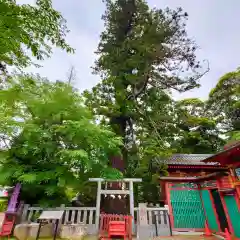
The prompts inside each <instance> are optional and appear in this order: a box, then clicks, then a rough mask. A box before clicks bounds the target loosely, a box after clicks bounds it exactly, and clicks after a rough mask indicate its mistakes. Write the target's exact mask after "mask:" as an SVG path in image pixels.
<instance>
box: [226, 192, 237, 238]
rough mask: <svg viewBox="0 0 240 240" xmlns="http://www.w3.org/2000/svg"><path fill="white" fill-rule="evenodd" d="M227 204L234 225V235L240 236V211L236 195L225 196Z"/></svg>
mask: <svg viewBox="0 0 240 240" xmlns="http://www.w3.org/2000/svg"><path fill="white" fill-rule="evenodd" d="M224 200H225V202H226V205H227V210H228V214H229V217H230V220H231V223H232V226H233V230H234V235H235V236H236V237H238V238H240V212H239V209H238V206H237V203H236V200H235V198H234V196H231V195H229V196H224Z"/></svg>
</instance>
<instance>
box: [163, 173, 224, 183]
mask: <svg viewBox="0 0 240 240" xmlns="http://www.w3.org/2000/svg"><path fill="white" fill-rule="evenodd" d="M227 175H228V173H227V172H216V173H211V174H208V175H205V176H199V177H160V178H159V179H160V180H162V181H165V182H201V181H208V180H216V179H218V178H221V177H222V176H227Z"/></svg>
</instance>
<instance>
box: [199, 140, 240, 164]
mask: <svg viewBox="0 0 240 240" xmlns="http://www.w3.org/2000/svg"><path fill="white" fill-rule="evenodd" d="M239 158H240V142H239V141H238V142H237V143H235V144H233V145H231V146H230V147H229V148H226V149H224V150H223V151H221V152H218V153H217V154H215V155H212V156H209V157H208V158H206V159H204V160H203V161H204V162H205V163H207V164H209V163H219V164H221V165H226V164H232V163H236V162H239Z"/></svg>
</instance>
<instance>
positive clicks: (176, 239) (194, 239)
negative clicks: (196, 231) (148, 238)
mask: <svg viewBox="0 0 240 240" xmlns="http://www.w3.org/2000/svg"><path fill="white" fill-rule="evenodd" d="M153 239H154V240H204V239H208V240H217V239H220V238H217V237H215V236H212V237H204V236H199V235H181V236H179V235H178V236H172V237H156V238H153Z"/></svg>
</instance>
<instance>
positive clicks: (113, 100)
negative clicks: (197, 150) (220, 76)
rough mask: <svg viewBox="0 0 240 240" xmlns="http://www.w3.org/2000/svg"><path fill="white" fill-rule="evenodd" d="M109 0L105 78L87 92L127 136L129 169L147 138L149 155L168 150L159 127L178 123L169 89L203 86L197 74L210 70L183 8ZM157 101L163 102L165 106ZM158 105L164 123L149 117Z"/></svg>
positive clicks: (101, 50) (101, 61) (100, 63)
mask: <svg viewBox="0 0 240 240" xmlns="http://www.w3.org/2000/svg"><path fill="white" fill-rule="evenodd" d="M104 2H105V3H106V12H105V14H104V15H103V17H102V19H103V20H104V23H105V30H104V31H103V32H102V34H101V38H100V43H99V45H98V50H97V54H98V55H99V58H98V59H97V61H96V63H95V67H94V71H95V73H96V74H100V75H101V77H102V79H103V80H102V82H101V83H99V84H98V85H97V86H96V87H94V88H93V90H92V92H88V91H86V92H85V97H86V99H87V100H86V102H87V104H88V105H89V106H90V108H91V109H93V112H94V113H95V114H97V115H99V116H101V118H100V119H101V121H102V122H108V123H110V125H111V126H112V128H113V129H114V131H115V132H116V133H117V134H118V135H119V136H121V137H122V139H123V142H124V147H123V148H122V157H123V160H124V164H125V168H126V169H127V168H128V166H129V164H131V163H130V162H129V161H130V157H129V156H130V155H131V154H130V152H131V151H134V152H135V153H136V152H137V153H138V154H137V155H139V149H140V146H141V143H143V142H144V141H145V143H146V145H145V146H144V152H145V153H146V154H147V155H149V157H154V155H159V154H164V153H163V152H165V151H166V149H167V146H168V144H167V142H168V140H169V139H167V141H166V138H164V137H162V136H160V134H159V132H158V131H159V128H160V127H161V128H162V129H163V130H164V134H166V135H168V134H169V131H171V130H172V129H168V127H169V126H168V125H170V127H171V128H174V122H173V121H174V119H172V118H171V117H170V115H171V113H172V110H173V105H172V100H171V98H170V95H169V91H170V90H172V89H175V90H177V91H181V92H183V91H187V90H189V89H192V88H195V87H198V86H199V83H198V80H199V78H200V77H201V76H202V75H203V74H204V73H205V72H206V71H203V70H202V67H201V66H200V63H199V62H198V61H197V60H196V56H195V52H196V49H197V46H196V45H195V44H194V42H193V41H192V40H190V39H189V38H188V36H187V33H186V29H185V27H186V19H187V17H188V15H187V13H185V12H183V10H182V9H181V8H178V9H177V10H176V11H175V10H170V9H168V8H167V9H165V10H161V9H150V8H149V7H148V5H147V3H146V2H145V1H143V0H118V1H112V0H105V1H104ZM156 105H158V106H161V107H160V109H161V111H159V110H158V109H157V108H156ZM156 110H157V111H158V116H159V118H162V123H161V126H156V124H155V122H154V121H153V120H152V119H149V117H150V116H151V115H154V111H156ZM161 114H162V116H161ZM173 118H174V117H173ZM166 126H168V127H166ZM144 128H147V129H148V130H149V128H150V129H151V141H150V140H149V139H148V140H146V138H149V132H144V133H143V129H144ZM156 128H158V129H156ZM163 130H162V131H163ZM139 132H141V134H140V135H141V136H140V135H139ZM161 134H162V135H163V133H161ZM146 149H147V150H146Z"/></svg>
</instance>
